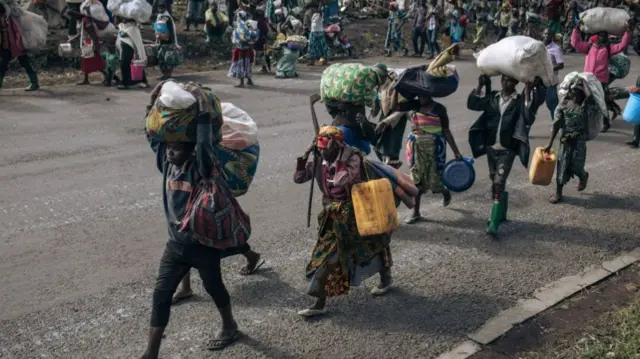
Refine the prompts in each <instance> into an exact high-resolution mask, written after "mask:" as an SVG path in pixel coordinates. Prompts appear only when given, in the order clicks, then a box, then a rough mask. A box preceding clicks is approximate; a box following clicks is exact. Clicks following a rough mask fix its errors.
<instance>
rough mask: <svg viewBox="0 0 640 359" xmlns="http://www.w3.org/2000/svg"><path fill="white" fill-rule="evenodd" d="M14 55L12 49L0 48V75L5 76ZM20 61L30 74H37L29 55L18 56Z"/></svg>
mask: <svg viewBox="0 0 640 359" xmlns="http://www.w3.org/2000/svg"><path fill="white" fill-rule="evenodd" d="M12 58H13V57H12V56H11V50H0V77H4V75H6V74H7V70H8V69H9V62H10V61H11V59H12ZM18 62H19V63H20V66H22V68H23V69H24V70H25V71H26V72H27V74H28V75H29V76H33V75H35V73H36V71H35V70H34V69H33V67H31V62H30V61H29V56H27V55H21V56H18Z"/></svg>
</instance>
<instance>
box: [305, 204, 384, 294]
mask: <svg viewBox="0 0 640 359" xmlns="http://www.w3.org/2000/svg"><path fill="white" fill-rule="evenodd" d="M318 224H319V228H318V241H317V243H316V245H315V247H314V248H313V252H312V253H311V261H310V262H309V264H308V265H307V268H306V273H307V278H308V279H310V284H309V291H308V294H309V295H311V296H314V297H323V296H326V297H335V296H339V295H342V294H346V293H348V292H349V288H350V287H354V286H358V285H360V284H361V283H362V282H363V281H364V280H365V279H367V278H370V277H372V276H374V275H375V274H377V273H379V272H380V269H382V268H389V267H391V265H392V261H391V251H390V249H389V242H390V240H391V237H390V236H389V235H387V234H381V235H376V236H369V237H361V236H360V235H359V234H358V228H357V225H356V217H355V213H354V211H353V204H352V203H351V202H332V203H331V204H329V205H326V206H325V207H324V209H323V210H322V212H320V214H319V215H318Z"/></svg>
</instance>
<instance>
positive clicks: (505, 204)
mask: <svg viewBox="0 0 640 359" xmlns="http://www.w3.org/2000/svg"><path fill="white" fill-rule="evenodd" d="M500 204H501V205H502V206H501V208H500V222H504V221H506V220H507V211H508V210H509V192H502V196H500Z"/></svg>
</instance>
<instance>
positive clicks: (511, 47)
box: [474, 36, 553, 86]
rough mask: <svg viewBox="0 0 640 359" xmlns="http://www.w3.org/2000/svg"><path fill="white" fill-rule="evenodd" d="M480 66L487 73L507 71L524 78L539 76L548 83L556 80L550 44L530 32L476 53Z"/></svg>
mask: <svg viewBox="0 0 640 359" xmlns="http://www.w3.org/2000/svg"><path fill="white" fill-rule="evenodd" d="M474 56H475V57H476V66H478V68H479V69H480V71H481V72H482V73H483V74H485V75H487V76H498V75H503V74H504V75H507V76H510V77H513V78H515V79H516V80H518V81H521V82H530V81H533V80H534V79H535V77H536V76H540V78H542V82H543V83H544V84H545V86H551V85H552V84H553V65H552V64H551V60H550V59H549V57H548V56H547V48H546V47H545V46H544V44H543V43H542V42H540V41H538V40H535V39H532V38H530V37H528V36H509V37H506V38H504V39H502V40H500V41H499V42H497V43H495V44H492V45H489V46H488V47H487V48H485V49H484V50H482V51H480V53H477V54H474Z"/></svg>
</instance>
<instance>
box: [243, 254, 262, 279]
mask: <svg viewBox="0 0 640 359" xmlns="http://www.w3.org/2000/svg"><path fill="white" fill-rule="evenodd" d="M263 264H264V259H262V258H260V255H258V261H257V262H256V264H255V265H254V266H253V268H249V266H248V265H246V266H244V267H243V268H242V269H240V275H252V274H253V273H255V272H257V271H258V269H260V267H262V265H263Z"/></svg>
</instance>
